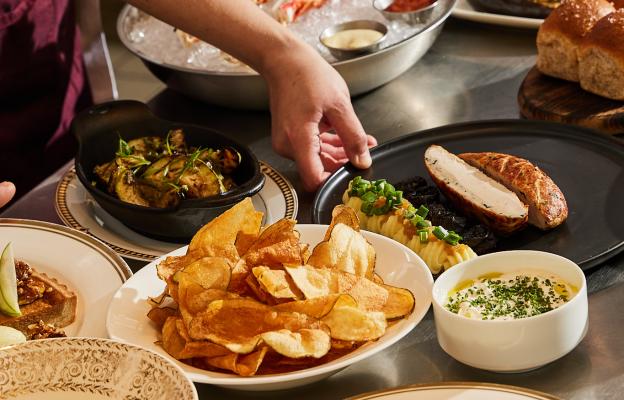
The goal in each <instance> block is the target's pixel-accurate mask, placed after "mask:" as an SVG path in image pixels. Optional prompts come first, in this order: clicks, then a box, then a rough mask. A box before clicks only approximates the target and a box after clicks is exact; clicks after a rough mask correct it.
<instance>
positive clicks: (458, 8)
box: [451, 0, 544, 29]
mask: <svg viewBox="0 0 624 400" xmlns="http://www.w3.org/2000/svg"><path fill="white" fill-rule="evenodd" d="M451 15H452V16H453V17H456V18H460V19H465V20H468V21H474V22H481V23H484V24H492V25H502V26H510V27H514V28H529V29H538V28H539V27H540V25H541V24H542V22H544V20H543V19H540V18H525V17H514V16H513V15H503V14H494V13H488V12H483V11H477V10H475V8H474V7H473V6H472V5H471V4H470V3H468V1H467V0H457V3H456V4H455V8H454V9H453V13H452V14H451Z"/></svg>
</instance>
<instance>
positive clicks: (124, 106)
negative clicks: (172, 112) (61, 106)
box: [71, 100, 156, 142]
mask: <svg viewBox="0 0 624 400" xmlns="http://www.w3.org/2000/svg"><path fill="white" fill-rule="evenodd" d="M150 118H156V117H155V116H154V114H152V112H151V111H150V109H149V108H148V107H147V105H145V104H144V103H141V102H140V101H135V100H117V101H110V102H107V103H102V104H98V105H95V106H93V107H90V108H88V109H86V110H84V111H82V112H80V113H79V114H78V115H77V116H76V117H75V118H74V120H73V121H72V125H71V130H72V132H73V134H74V136H75V137H76V139H78V142H83V141H86V139H88V138H89V137H90V136H92V135H96V134H98V133H100V132H102V131H107V130H110V127H111V125H116V126H122V125H125V124H127V123H131V122H133V121H137V120H146V119H150Z"/></svg>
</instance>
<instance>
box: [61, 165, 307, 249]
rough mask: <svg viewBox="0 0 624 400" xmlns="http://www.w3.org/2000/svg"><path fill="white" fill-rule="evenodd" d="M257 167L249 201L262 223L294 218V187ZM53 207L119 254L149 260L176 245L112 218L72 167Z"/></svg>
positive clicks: (267, 168)
mask: <svg viewBox="0 0 624 400" xmlns="http://www.w3.org/2000/svg"><path fill="white" fill-rule="evenodd" d="M260 168H261V169H262V172H263V173H264V175H265V176H266V178H267V179H266V181H265V184H264V187H263V188H262V190H260V192H259V193H258V194H257V195H255V196H254V197H253V203H254V206H255V207H256V210H258V211H262V212H263V213H264V215H265V221H264V223H265V224H272V223H273V222H275V221H278V220H280V219H282V218H295V217H296V216H297V207H298V202H297V193H296V192H295V189H294V188H293V187H292V185H291V184H290V182H288V181H287V180H286V178H284V177H283V176H282V175H281V174H280V173H279V172H277V171H276V170H274V169H273V168H272V167H271V166H270V165H268V164H266V163H263V162H260ZM55 207H56V212H57V214H58V216H59V217H60V218H61V220H62V221H63V222H64V223H65V225H67V226H70V227H72V228H74V229H78V230H80V231H82V232H85V233H87V234H89V235H91V236H93V237H95V238H98V239H100V240H101V241H103V242H104V243H106V244H107V245H108V246H110V247H111V248H112V249H113V250H115V251H116V252H117V254H119V255H121V256H122V257H126V258H130V259H133V260H139V261H152V260H155V259H156V258H158V257H160V256H162V255H163V254H166V253H169V252H171V251H173V250H175V249H177V248H178V247H180V244H177V243H169V242H163V241H159V240H154V239H151V238H148V237H146V236H144V235H141V234H140V233H137V232H135V231H133V230H131V229H130V228H128V227H127V226H125V225H124V224H122V223H121V222H119V220H117V219H115V218H114V217H112V216H111V215H110V214H109V213H107V212H106V211H104V209H102V207H100V206H99V205H98V204H97V202H96V201H95V200H94V199H93V197H91V195H90V194H89V193H88V192H87V191H86V190H85V188H84V187H83V186H82V184H81V183H80V182H79V181H78V178H77V177H76V172H75V170H74V169H73V168H71V169H70V170H69V171H67V173H66V174H65V176H63V178H62V179H61V180H60V181H59V184H58V187H57V188H56V199H55Z"/></svg>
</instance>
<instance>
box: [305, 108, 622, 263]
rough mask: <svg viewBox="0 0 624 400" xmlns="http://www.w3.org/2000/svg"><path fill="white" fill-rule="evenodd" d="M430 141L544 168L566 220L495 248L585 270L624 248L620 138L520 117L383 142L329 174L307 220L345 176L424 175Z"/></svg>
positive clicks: (326, 204)
mask: <svg viewBox="0 0 624 400" xmlns="http://www.w3.org/2000/svg"><path fill="white" fill-rule="evenodd" d="M432 144H439V145H441V146H444V147H445V148H446V149H447V150H449V151H450V152H453V153H455V154H457V153H462V152H484V151H495V152H501V153H508V154H512V155H515V156H518V157H522V158H526V159H527V160H529V161H531V162H533V163H534V164H536V165H537V166H539V167H540V168H541V169H542V170H543V171H544V172H546V173H547V174H548V175H549V176H550V177H551V178H552V179H553V181H554V182H555V183H556V184H557V185H558V186H559V188H560V189H561V190H562V192H563V194H564V196H565V198H566V201H567V203H568V209H569V216H568V219H567V220H566V222H565V223H563V224H562V225H560V226H559V227H557V228H555V229H553V230H550V231H540V230H539V229H537V228H534V227H529V228H527V229H525V230H523V231H521V232H518V233H516V234H514V235H512V236H510V237H508V238H502V239H500V240H499V243H498V246H497V248H496V250H497V251H501V250H541V251H547V252H551V253H555V254H558V255H560V256H563V257H566V258H568V259H570V260H572V261H574V262H575V263H577V264H579V265H580V266H581V268H583V269H589V268H591V267H594V266H596V265H598V264H600V263H601V262H603V261H605V260H606V259H608V258H609V257H612V256H613V255H615V254H617V253H619V252H620V251H622V250H624V213H623V212H622V211H621V205H622V204H624V190H622V188H623V187H624V143H623V142H621V141H619V140H617V139H614V138H611V137H608V136H606V135H603V134H600V133H598V132H596V131H592V130H589V129H583V128H578V127H574V126H570V125H562V124H555V123H547V122H540V121H525V120H497V121H496V120H495V121H483V122H469V123H461V124H455V125H448V126H443V127H439V128H434V129H430V130H427V131H423V132H418V133H415V134H412V135H407V136H404V137H401V138H399V139H396V140H393V141H390V142H388V143H384V144H382V145H380V146H378V147H376V148H374V149H373V150H372V152H371V155H372V158H373V166H372V167H371V168H369V169H368V170H365V171H359V170H356V169H355V168H353V167H352V166H351V165H350V164H347V165H346V166H344V167H342V168H341V169H339V170H338V171H336V173H334V174H333V175H332V176H331V177H330V178H329V179H328V180H327V182H326V183H325V185H324V186H323V187H322V188H321V189H320V190H319V192H318V193H317V195H316V198H315V199H314V208H313V211H312V220H313V221H314V222H315V223H327V222H329V221H330V220H331V210H332V209H333V208H334V206H335V205H337V204H340V203H341V198H342V194H343V193H344V191H345V190H346V188H347V186H348V183H349V181H350V180H351V179H352V178H354V177H355V176H358V175H361V176H363V177H364V178H366V179H381V178H385V179H387V180H388V181H389V182H391V183H394V182H399V181H402V180H405V179H409V178H412V177H414V176H416V175H419V176H422V177H425V178H426V179H427V180H428V181H429V182H431V180H430V179H429V175H428V173H427V171H426V170H425V166H424V161H423V154H424V152H425V149H426V148H427V147H428V146H429V145H432Z"/></svg>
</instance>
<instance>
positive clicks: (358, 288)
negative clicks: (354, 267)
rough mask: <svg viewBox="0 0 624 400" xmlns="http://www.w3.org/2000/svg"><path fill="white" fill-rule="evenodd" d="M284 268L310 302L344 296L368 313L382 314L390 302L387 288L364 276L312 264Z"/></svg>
mask: <svg viewBox="0 0 624 400" xmlns="http://www.w3.org/2000/svg"><path fill="white" fill-rule="evenodd" d="M284 268H285V270H286V272H288V274H289V275H290V277H291V278H292V279H293V281H294V282H295V285H297V287H298V288H299V290H301V292H302V293H303V294H304V296H305V297H306V299H311V298H314V297H319V296H327V295H330V294H336V293H344V294H349V295H351V296H352V297H353V298H354V299H355V301H356V302H357V304H358V306H359V307H360V308H362V309H363V310H367V311H382V310H383V307H384V305H385V304H386V302H387V301H388V291H387V290H386V289H384V288H383V287H381V286H379V285H377V284H375V283H374V282H372V281H370V280H368V279H366V278H363V277H361V276H356V275H353V274H349V273H346V272H341V271H337V270H330V269H324V268H314V267H311V266H309V265H302V266H298V267H294V266H286V267H284Z"/></svg>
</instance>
